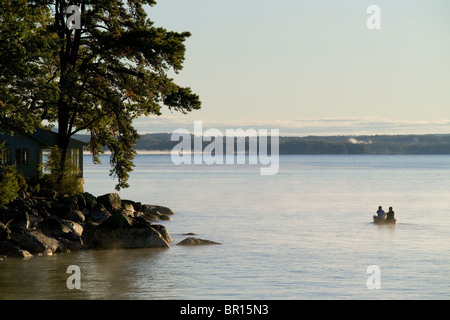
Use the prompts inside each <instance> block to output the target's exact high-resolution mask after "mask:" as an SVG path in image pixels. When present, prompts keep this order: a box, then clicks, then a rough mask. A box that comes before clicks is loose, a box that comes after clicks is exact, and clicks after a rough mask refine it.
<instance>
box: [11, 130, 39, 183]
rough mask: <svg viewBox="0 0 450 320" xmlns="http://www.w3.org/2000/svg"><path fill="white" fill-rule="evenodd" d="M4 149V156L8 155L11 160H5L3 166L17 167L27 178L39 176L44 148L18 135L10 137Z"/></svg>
mask: <svg viewBox="0 0 450 320" xmlns="http://www.w3.org/2000/svg"><path fill="white" fill-rule="evenodd" d="M5 140H6V139H5ZM4 149H5V153H4V155H7V156H8V158H9V159H8V158H6V159H3V164H5V165H15V166H16V167H17V169H18V170H19V172H20V173H22V174H23V175H24V176H25V177H30V178H35V177H38V176H39V166H40V164H41V149H42V148H41V146H40V145H39V144H37V143H36V142H35V141H34V140H32V139H30V138H28V137H27V136H25V135H22V134H20V133H16V134H15V135H14V136H13V137H11V136H10V137H8V139H7V140H6V143H5V146H4Z"/></svg>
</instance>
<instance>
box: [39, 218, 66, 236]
mask: <svg viewBox="0 0 450 320" xmlns="http://www.w3.org/2000/svg"><path fill="white" fill-rule="evenodd" d="M37 227H38V228H39V229H40V230H41V231H42V232H43V233H45V234H47V235H49V236H52V237H56V238H57V237H64V238H65V237H67V236H68V235H69V234H70V233H71V230H70V228H69V227H68V226H66V225H65V224H63V223H62V222H61V220H60V219H58V218H56V217H54V216H52V217H49V218H46V219H44V220H42V221H41V222H40V223H39V224H38V225H37Z"/></svg>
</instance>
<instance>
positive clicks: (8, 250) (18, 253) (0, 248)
mask: <svg viewBox="0 0 450 320" xmlns="http://www.w3.org/2000/svg"><path fill="white" fill-rule="evenodd" d="M0 255H6V256H8V257H19V258H31V257H32V256H33V255H32V254H31V253H29V252H28V251H27V250H23V249H21V248H19V247H17V246H15V245H14V244H13V243H11V242H9V241H2V242H0Z"/></svg>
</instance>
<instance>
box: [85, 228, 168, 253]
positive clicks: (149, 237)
mask: <svg viewBox="0 0 450 320" xmlns="http://www.w3.org/2000/svg"><path fill="white" fill-rule="evenodd" d="M94 241H95V243H97V245H99V246H100V247H102V248H106V249H113V248H169V244H168V243H167V241H165V240H164V239H163V237H162V236H161V234H160V233H159V232H158V231H156V230H155V229H153V228H150V227H147V228H119V229H115V230H108V229H104V228H97V230H95V233H94Z"/></svg>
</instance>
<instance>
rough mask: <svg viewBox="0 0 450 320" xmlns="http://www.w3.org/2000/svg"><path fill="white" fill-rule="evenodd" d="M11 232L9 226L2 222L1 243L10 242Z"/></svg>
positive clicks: (0, 227) (0, 223)
mask: <svg viewBox="0 0 450 320" xmlns="http://www.w3.org/2000/svg"><path fill="white" fill-rule="evenodd" d="M10 235H11V231H10V230H9V229H8V226H7V225H6V224H4V223H3V222H1V221H0V241H4V240H8V239H9V238H10Z"/></svg>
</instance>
